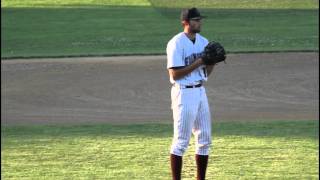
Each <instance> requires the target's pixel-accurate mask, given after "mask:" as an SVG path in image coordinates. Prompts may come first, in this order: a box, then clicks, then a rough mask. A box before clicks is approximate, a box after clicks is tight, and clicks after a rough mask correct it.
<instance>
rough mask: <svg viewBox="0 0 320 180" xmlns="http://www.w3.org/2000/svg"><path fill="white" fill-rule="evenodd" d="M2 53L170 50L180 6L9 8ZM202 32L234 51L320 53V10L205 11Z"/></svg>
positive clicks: (33, 54) (97, 53)
mask: <svg viewBox="0 0 320 180" xmlns="http://www.w3.org/2000/svg"><path fill="white" fill-rule="evenodd" d="M1 14H2V17H1V18H2V26H1V29H2V31H1V33H2V34H1V36H2V39H1V57H2V58H12V57H47V56H50V57H54V56H104V55H125V54H165V48H166V43H167V42H168V40H169V39H170V38H171V37H172V36H173V35H175V34H176V33H178V32H180V31H181V25H180V23H179V20H178V16H179V10H177V9H171V10H168V9H167V10H165V13H164V11H163V10H157V9H153V8H150V7H103V8H72V9H68V8H3V9H2V11H1ZM203 14H206V15H207V16H209V18H208V19H206V20H204V22H203V31H202V34H203V35H204V36H205V37H207V38H208V39H209V40H216V41H219V42H220V43H222V44H223V45H224V46H225V48H226V50H227V51H228V52H256V51H259V52H266V51H318V49H319V40H318V37H319V34H318V18H319V16H318V10H239V9H238V10H235V9H234V10H230V9H220V10H217V9H216V10H213V9H204V10H203Z"/></svg>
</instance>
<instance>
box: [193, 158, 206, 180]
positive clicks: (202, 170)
mask: <svg viewBox="0 0 320 180" xmlns="http://www.w3.org/2000/svg"><path fill="white" fill-rule="evenodd" d="M208 158H209V156H206V155H198V154H196V163H197V180H205V178H206V170H207V165H208Z"/></svg>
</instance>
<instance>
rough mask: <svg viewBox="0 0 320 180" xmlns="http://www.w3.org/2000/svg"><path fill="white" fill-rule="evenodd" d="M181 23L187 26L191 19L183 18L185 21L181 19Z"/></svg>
mask: <svg viewBox="0 0 320 180" xmlns="http://www.w3.org/2000/svg"><path fill="white" fill-rule="evenodd" d="M181 24H182V26H183V27H184V26H187V25H189V21H187V20H183V21H181Z"/></svg>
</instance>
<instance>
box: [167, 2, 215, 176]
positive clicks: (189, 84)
mask: <svg viewBox="0 0 320 180" xmlns="http://www.w3.org/2000/svg"><path fill="white" fill-rule="evenodd" d="M202 18H204V16H201V15H200V12H199V11H198V10H197V9H196V8H191V9H184V10H182V12H181V21H182V25H183V32H180V33H179V34H177V35H176V36H174V37H173V38H172V39H171V40H170V41H169V42H168V44H167V49H166V51H167V69H168V71H169V77H170V82H171V84H172V89H171V101H172V104H171V108H172V111H173V119H174V125H173V126H174V136H173V141H172V145H171V150H170V161H171V171H172V178H173V179H174V180H178V179H181V169H182V157H183V154H184V152H185V151H186V149H187V147H188V145H189V140H190V137H191V134H192V133H193V134H194V136H195V140H196V150H195V152H196V155H195V160H196V164H197V179H198V180H203V179H205V174H206V168H207V163H208V155H209V147H210V144H211V116H210V109H209V104H208V100H207V95H206V91H205V88H204V87H203V82H204V81H207V78H208V76H209V75H210V74H211V72H212V70H213V68H214V65H215V64H216V63H205V60H207V59H208V58H205V56H204V53H203V52H204V50H205V48H206V46H207V45H208V43H209V42H208V40H207V39H206V38H204V37H203V36H201V35H200V34H199V32H200V30H201V20H202Z"/></svg>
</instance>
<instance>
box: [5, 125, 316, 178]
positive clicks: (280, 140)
mask: <svg viewBox="0 0 320 180" xmlns="http://www.w3.org/2000/svg"><path fill="white" fill-rule="evenodd" d="M1 133H2V135H1V138H2V139H1V140H2V141H1V143H2V144H1V178H3V179H128V180H129V179H130V180H131V179H137V180H141V179H170V166H169V146H170V144H171V138H172V137H171V136H172V125H171V124H144V125H108V124H100V125H75V126H71V125H69V126H61V125H59V126H58V125H56V126H53V125H46V126H6V127H2V128H1ZM318 133H319V122H318V121H278V122H220V123H214V125H213V150H212V151H211V154H210V160H209V166H208V174H207V177H208V179H221V180H226V179H268V178H269V179H318V178H319V175H318V168H319V161H318V160H319V154H318V152H319V151H318V148H319V137H318ZM193 153H194V143H193V141H192V142H191V144H190V147H189V149H188V151H187V153H186V154H185V156H184V168H183V178H184V179H194V178H195V176H194V175H195V168H196V167H195V164H194V155H193Z"/></svg>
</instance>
